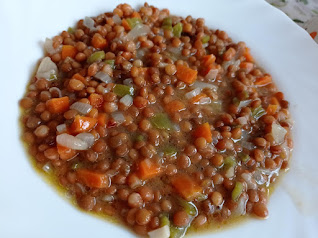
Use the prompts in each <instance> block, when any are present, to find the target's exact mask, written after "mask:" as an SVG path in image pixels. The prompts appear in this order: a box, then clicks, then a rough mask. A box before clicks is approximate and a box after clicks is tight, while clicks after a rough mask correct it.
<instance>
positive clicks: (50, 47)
mask: <svg viewBox="0 0 318 238" xmlns="http://www.w3.org/2000/svg"><path fill="white" fill-rule="evenodd" d="M44 49H45V50H46V52H47V53H49V54H50V55H54V54H56V53H58V52H60V51H61V49H62V46H61V45H60V46H59V47H57V48H54V47H53V40H51V39H49V38H46V39H45V42H44Z"/></svg>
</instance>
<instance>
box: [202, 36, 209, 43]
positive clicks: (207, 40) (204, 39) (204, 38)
mask: <svg viewBox="0 0 318 238" xmlns="http://www.w3.org/2000/svg"><path fill="white" fill-rule="evenodd" d="M209 40H210V36H208V35H205V36H203V37H202V38H201V41H202V43H203V44H205V43H208V42H209Z"/></svg>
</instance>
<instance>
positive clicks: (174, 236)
mask: <svg viewBox="0 0 318 238" xmlns="http://www.w3.org/2000/svg"><path fill="white" fill-rule="evenodd" d="M186 232H187V227H176V226H170V238H181V237H183V236H184V235H185V233H186Z"/></svg>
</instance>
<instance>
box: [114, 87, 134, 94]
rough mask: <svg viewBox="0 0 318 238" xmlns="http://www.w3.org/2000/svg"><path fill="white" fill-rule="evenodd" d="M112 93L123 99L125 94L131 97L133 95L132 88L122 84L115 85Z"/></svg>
mask: <svg viewBox="0 0 318 238" xmlns="http://www.w3.org/2000/svg"><path fill="white" fill-rule="evenodd" d="M113 91H114V93H115V94H117V95H118V96H120V97H123V96H125V95H127V94H129V95H131V96H132V95H134V88H133V87H130V86H127V85H123V84H116V85H115V87H114V90H113Z"/></svg>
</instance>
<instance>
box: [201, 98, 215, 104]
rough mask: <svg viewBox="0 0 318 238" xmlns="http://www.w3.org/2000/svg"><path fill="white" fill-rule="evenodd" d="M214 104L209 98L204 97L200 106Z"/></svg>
mask: <svg viewBox="0 0 318 238" xmlns="http://www.w3.org/2000/svg"><path fill="white" fill-rule="evenodd" d="M211 102H212V100H211V98H209V97H204V98H201V99H200V101H199V102H198V104H200V105H203V104H210V103H211Z"/></svg>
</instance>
